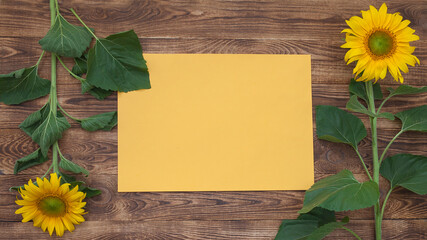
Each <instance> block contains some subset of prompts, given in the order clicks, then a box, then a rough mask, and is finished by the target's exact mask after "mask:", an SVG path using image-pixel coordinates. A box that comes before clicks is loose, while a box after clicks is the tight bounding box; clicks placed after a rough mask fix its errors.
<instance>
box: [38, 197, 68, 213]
mask: <svg viewBox="0 0 427 240" xmlns="http://www.w3.org/2000/svg"><path fill="white" fill-rule="evenodd" d="M39 209H40V210H41V211H42V212H43V213H44V214H46V215H48V216H51V217H58V216H63V215H64V214H65V212H66V209H67V207H66V205H65V202H64V201H63V200H62V199H61V198H58V197H55V196H48V197H45V198H43V199H42V200H40V202H39Z"/></svg>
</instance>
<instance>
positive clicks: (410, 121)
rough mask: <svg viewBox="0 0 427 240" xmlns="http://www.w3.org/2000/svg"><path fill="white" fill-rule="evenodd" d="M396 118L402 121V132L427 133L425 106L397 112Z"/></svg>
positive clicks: (426, 106) (426, 110) (426, 108)
mask: <svg viewBox="0 0 427 240" xmlns="http://www.w3.org/2000/svg"><path fill="white" fill-rule="evenodd" d="M396 117H397V118H399V119H400V121H402V131H420V132H427V105H423V106H419V107H415V108H412V109H409V110H406V111H403V112H399V113H397V114H396Z"/></svg>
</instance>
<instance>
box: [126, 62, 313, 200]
mask: <svg viewBox="0 0 427 240" xmlns="http://www.w3.org/2000/svg"><path fill="white" fill-rule="evenodd" d="M144 57H145V59H146V60H147V65H148V69H149V72H150V80H151V85H152V88H151V89H149V90H140V91H134V92H129V93H119V97H118V98H119V99H118V102H119V103H118V105H119V106H118V136H119V138H118V139H119V140H118V141H119V142H118V158H119V164H118V171H119V173H118V190H119V192H137V191H144V192H145V191H147V192H152V191H257V190H304V189H307V188H309V187H310V186H311V185H312V184H313V181H314V170H313V168H314V167H313V128H312V104H311V71H310V69H311V67H310V56H308V55H246V54H144Z"/></svg>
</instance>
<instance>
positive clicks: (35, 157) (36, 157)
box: [13, 148, 48, 174]
mask: <svg viewBox="0 0 427 240" xmlns="http://www.w3.org/2000/svg"><path fill="white" fill-rule="evenodd" d="M47 160H48V158H47V156H43V154H42V153H41V151H40V148H39V149H37V150H36V151H34V152H32V153H30V154H29V155H27V156H25V157H23V158H21V159H18V160H17V161H16V162H15V167H14V169H13V173H14V174H17V173H18V172H20V171H22V170H24V169H27V168H30V167H32V166H35V165H39V164H42V163H44V162H46V161H47Z"/></svg>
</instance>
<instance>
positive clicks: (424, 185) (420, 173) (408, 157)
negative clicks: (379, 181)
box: [380, 154, 427, 195]
mask: <svg viewBox="0 0 427 240" xmlns="http://www.w3.org/2000/svg"><path fill="white" fill-rule="evenodd" d="M380 173H381V175H382V176H383V177H385V178H386V179H388V180H389V181H390V184H391V187H392V188H395V187H397V186H401V187H404V188H406V189H408V190H410V191H412V192H414V193H416V194H420V195H424V194H427V157H424V156H419V155H412V154H397V155H394V156H392V157H388V158H386V159H385V160H384V161H383V162H382V163H381V168H380Z"/></svg>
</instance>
